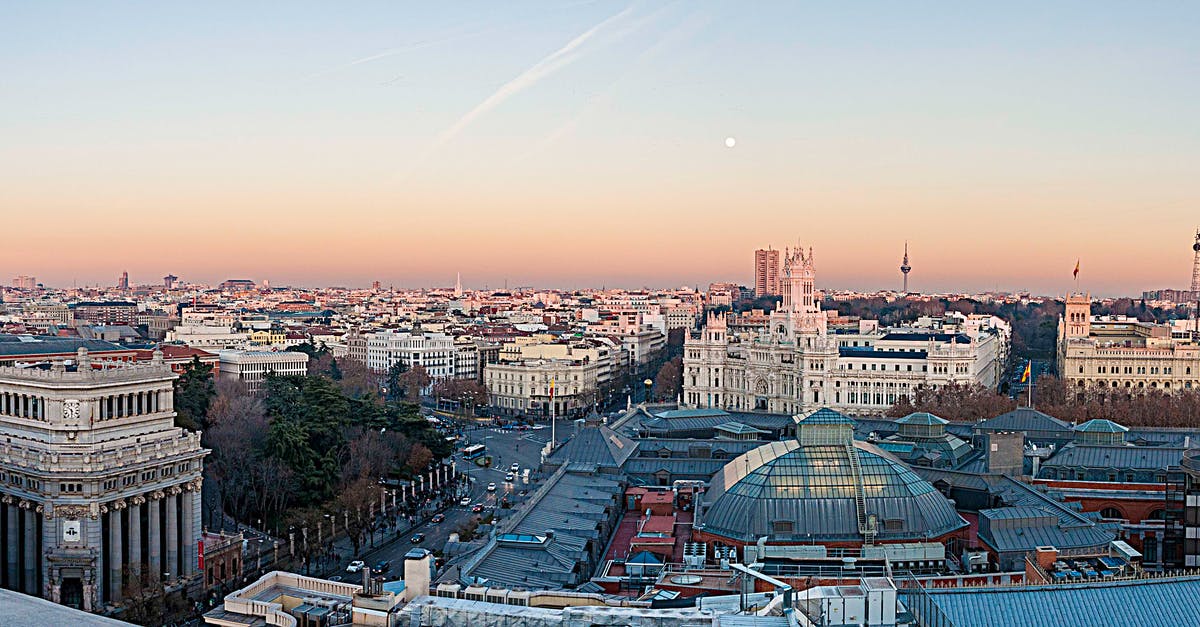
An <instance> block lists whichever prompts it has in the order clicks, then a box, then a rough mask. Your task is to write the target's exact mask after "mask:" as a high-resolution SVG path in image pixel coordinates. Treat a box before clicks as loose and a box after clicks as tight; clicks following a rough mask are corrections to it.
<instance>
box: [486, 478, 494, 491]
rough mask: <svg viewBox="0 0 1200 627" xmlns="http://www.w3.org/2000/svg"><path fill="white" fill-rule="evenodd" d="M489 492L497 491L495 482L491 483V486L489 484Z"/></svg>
mask: <svg viewBox="0 0 1200 627" xmlns="http://www.w3.org/2000/svg"><path fill="white" fill-rule="evenodd" d="M487 491H488V492H495V491H496V482H495V481H493V482H491V483H489V484H488V488H487Z"/></svg>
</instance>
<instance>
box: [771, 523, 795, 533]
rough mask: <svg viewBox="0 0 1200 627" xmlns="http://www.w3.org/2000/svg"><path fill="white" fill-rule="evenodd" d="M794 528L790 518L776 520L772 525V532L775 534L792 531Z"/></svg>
mask: <svg viewBox="0 0 1200 627" xmlns="http://www.w3.org/2000/svg"><path fill="white" fill-rule="evenodd" d="M794 529H795V527H794V525H793V524H792V521H790V520H776V521H775V522H774V524H773V525H772V532H773V533H776V534H785V533H792V532H793V530H794Z"/></svg>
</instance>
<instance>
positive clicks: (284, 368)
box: [217, 350, 308, 394]
mask: <svg viewBox="0 0 1200 627" xmlns="http://www.w3.org/2000/svg"><path fill="white" fill-rule="evenodd" d="M217 356H218V358H219V359H220V363H221V368H220V372H221V378H222V379H233V380H236V381H240V382H241V383H242V384H243V385H245V386H246V391H247V392H250V393H251V394H257V393H258V392H260V391H262V387H263V382H264V381H266V378H267V375H270V374H277V375H280V376H288V375H300V376H303V375H306V374H308V355H306V354H304V353H298V352H288V351H243V350H224V351H217Z"/></svg>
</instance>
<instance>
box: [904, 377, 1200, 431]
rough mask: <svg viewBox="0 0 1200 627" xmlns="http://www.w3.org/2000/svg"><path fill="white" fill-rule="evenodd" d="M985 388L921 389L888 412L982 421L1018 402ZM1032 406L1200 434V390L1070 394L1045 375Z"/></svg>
mask: <svg viewBox="0 0 1200 627" xmlns="http://www.w3.org/2000/svg"><path fill="white" fill-rule="evenodd" d="M1024 400H1025V397H1024V396H1022V397H1021V399H1020V401H1018V400H1016V399H1012V398H1009V397H1008V396H1004V395H1001V394H997V393H996V392H994V391H992V390H989V389H987V388H985V387H983V386H980V385H947V386H943V387H940V388H937V389H933V388H921V389H919V390H917V391H916V392H915V393H914V394H913V396H912V397H911V398H910V397H907V396H905V397H902V398H901V399H900V400H898V401H897V402H896V403H895V404H894V405H892V407H891V408H890V409H889V410H888V412H887V414H888V415H889V416H892V417H900V416H906V415H908V414H910V413H912V412H915V411H925V412H929V413H931V414H934V415H937V416H941V417H942V418H945V419H946V420H956V421H960V420H961V421H972V422H973V421H979V420H986V419H988V418H993V417H995V416H998V415H1000V414H1003V413H1005V412H1008V411H1012V410H1013V409H1015V408H1016V407H1017V405H1018V403H1019V402H1024ZM1033 405H1034V407H1036V408H1037V409H1038V410H1039V411H1041V412H1044V413H1046V414H1048V415H1050V416H1054V417H1055V418H1058V419H1060V420H1065V421H1067V422H1071V423H1075V424H1079V423H1082V422H1084V421H1087V420H1091V419H1092V418H1104V419H1107V420H1112V421H1113V422H1116V423H1118V424H1122V425H1125V426H1127V427H1183V428H1193V429H1194V428H1200V390H1194V389H1192V390H1175V391H1171V392H1165V391H1163V390H1158V389H1149V390H1137V391H1133V392H1131V391H1129V390H1127V389H1125V388H1086V389H1085V388H1071V387H1070V386H1068V385H1066V382H1064V381H1063V380H1061V379H1059V378H1057V377H1054V376H1050V375H1043V376H1041V377H1038V378H1037V385H1035V386H1034V388H1033Z"/></svg>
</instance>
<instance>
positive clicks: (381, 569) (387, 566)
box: [372, 560, 392, 575]
mask: <svg viewBox="0 0 1200 627" xmlns="http://www.w3.org/2000/svg"><path fill="white" fill-rule="evenodd" d="M391 569H392V563H391V562H389V561H387V560H383V561H382V562H379V563H378V564H376V565H375V569H374V570H373V571H372V572H374V573H375V574H376V575H384V574H387V572H388V571H389V570H391Z"/></svg>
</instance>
